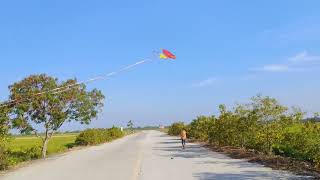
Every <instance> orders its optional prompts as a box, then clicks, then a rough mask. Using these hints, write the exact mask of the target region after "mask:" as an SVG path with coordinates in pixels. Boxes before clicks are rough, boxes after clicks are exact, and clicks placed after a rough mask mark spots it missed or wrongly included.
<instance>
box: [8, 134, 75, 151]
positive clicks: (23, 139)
mask: <svg viewBox="0 0 320 180" xmlns="http://www.w3.org/2000/svg"><path fill="white" fill-rule="evenodd" d="M77 135H78V134H57V135H55V136H53V137H52V139H51V140H50V141H49V144H48V154H54V153H59V152H64V151H66V150H67V149H68V148H69V147H70V145H72V144H73V143H74V142H75V139H76V136H77ZM41 145H42V142H41V139H40V138H38V137H34V136H15V137H13V138H12V140H11V141H10V142H9V149H10V150H11V151H12V152H19V151H21V150H24V149H30V148H33V147H40V146H41Z"/></svg>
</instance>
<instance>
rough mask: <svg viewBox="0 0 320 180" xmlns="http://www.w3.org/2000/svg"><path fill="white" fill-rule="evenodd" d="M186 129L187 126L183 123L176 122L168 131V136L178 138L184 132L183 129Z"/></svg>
mask: <svg viewBox="0 0 320 180" xmlns="http://www.w3.org/2000/svg"><path fill="white" fill-rule="evenodd" d="M184 128H186V126H185V125H184V123H183V122H176V123H173V124H172V125H171V126H170V127H169V130H168V134H169V135H172V136H177V135H179V134H180V132H181V131H182V129H184Z"/></svg>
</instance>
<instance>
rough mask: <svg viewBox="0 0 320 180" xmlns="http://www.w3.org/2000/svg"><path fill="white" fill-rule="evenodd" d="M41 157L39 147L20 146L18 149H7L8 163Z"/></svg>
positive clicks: (12, 163)
mask: <svg viewBox="0 0 320 180" xmlns="http://www.w3.org/2000/svg"><path fill="white" fill-rule="evenodd" d="M39 158H41V147H40V146H35V147H31V148H22V149H20V150H19V151H10V150H9V151H8V159H9V163H10V165H16V164H18V163H20V162H24V161H29V160H33V159H39Z"/></svg>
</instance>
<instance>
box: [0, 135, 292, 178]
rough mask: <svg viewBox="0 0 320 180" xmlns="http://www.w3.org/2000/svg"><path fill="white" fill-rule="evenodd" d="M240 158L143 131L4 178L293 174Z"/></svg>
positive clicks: (68, 154) (194, 176)
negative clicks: (185, 147)
mask: <svg viewBox="0 0 320 180" xmlns="http://www.w3.org/2000/svg"><path fill="white" fill-rule="evenodd" d="M296 178H297V177H294V176H293V175H290V174H288V173H284V172H280V171H273V170H271V169H270V168H265V167H262V166H260V165H257V164H252V163H248V162H246V161H244V160H236V159H230V158H228V157H226V156H224V155H221V154H219V153H215V152H211V151H208V150H207V149H205V148H202V147H200V146H199V145H196V144H188V145H187V149H185V150H182V149H181V148H180V144H179V141H178V139H177V138H175V137H169V136H167V135H165V134H163V133H160V132H157V131H144V132H142V133H138V134H135V135H131V136H128V137H125V138H123V139H120V140H117V141H114V142H112V143H108V144H104V145H101V146H95V147H90V148H85V149H82V150H77V151H73V152H69V153H66V154H63V155H59V156H55V157H51V158H49V159H47V160H41V161H36V162H33V163H31V164H29V165H27V166H26V167H22V168H19V169H17V170H15V171H12V172H8V173H6V174H5V175H4V176H0V179H4V180H20V179H28V180H64V179H65V180H96V179H97V180H98V179H99V180H100V179H103V180H178V179H183V180H189V179H200V180H211V179H296Z"/></svg>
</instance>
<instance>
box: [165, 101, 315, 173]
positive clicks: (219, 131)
mask: <svg viewBox="0 0 320 180" xmlns="http://www.w3.org/2000/svg"><path fill="white" fill-rule="evenodd" d="M219 111H220V114H219V116H218V117H217V118H214V117H205V116H200V117H198V118H197V119H195V120H193V121H192V122H191V123H190V124H189V125H187V126H185V125H184V124H183V123H182V122H177V123H173V124H172V125H171V126H170V127H169V132H168V134H169V135H178V134H179V133H180V131H181V129H183V128H187V130H188V135H189V137H191V138H194V139H197V140H201V141H207V140H209V142H210V143H214V144H217V145H220V146H233V147H241V148H246V149H251V150H255V151H259V152H262V153H265V154H272V153H273V154H277V155H281V156H288V157H292V158H296V159H299V160H304V161H309V162H313V163H314V164H315V165H316V166H317V167H318V168H320V123H318V122H316V121H308V122H303V121H302V119H303V115H304V113H303V112H301V110H299V109H297V108H292V110H291V111H289V110H288V108H287V107H285V106H283V105H281V104H280V103H278V101H277V100H276V99H274V98H271V97H268V96H267V97H263V96H260V95H258V96H255V97H253V98H252V99H251V102H250V103H248V104H244V105H237V106H235V108H233V109H232V110H228V109H227V108H226V106H225V105H220V106H219ZM314 119H318V118H314Z"/></svg>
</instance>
